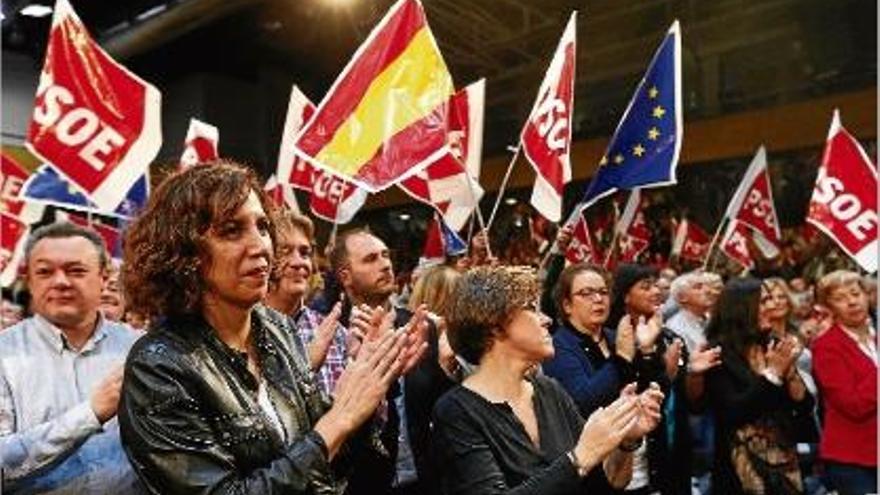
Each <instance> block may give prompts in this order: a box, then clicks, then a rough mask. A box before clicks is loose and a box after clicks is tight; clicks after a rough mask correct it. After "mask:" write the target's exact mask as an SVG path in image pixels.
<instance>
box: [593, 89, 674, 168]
mask: <svg viewBox="0 0 880 495" xmlns="http://www.w3.org/2000/svg"><path fill="white" fill-rule="evenodd" d="M659 95H660V90H659V89H657V86H655V85H652V86H651V87H650V88H648V98H650V99H652V100H655V99H657V97H658V96H659ZM665 115H666V109H665V108H663V105H656V106H654V108H652V109H651V116H652V117H654V118H655V119H657V120H662V119H663V117H664V116H665ZM661 135H662V133H661V132H660V129H658V128H657V126H651V128H650V129H648V136H647V137H648V139H649V140H650V141H657V140H658V139H660V136H661ZM646 152H647V150H646V149H645V146H644V145H642V143H636V144H635V145H633V147H632V149H631V153H632V155H633V156H635V157H637V158H641V157H642V156H643V155H644V154H645V153H646ZM625 160H626V157H625V156H624V155H623V153H619V152H618V153H617V154H615V155H614V156H613V157H612V161H613V162H614V164H615V165H620V164H621V163H623V162H624V161H625ZM607 164H608V156H606V155H602V159H601V160H599V166H600V167H601V166H604V165H607Z"/></svg>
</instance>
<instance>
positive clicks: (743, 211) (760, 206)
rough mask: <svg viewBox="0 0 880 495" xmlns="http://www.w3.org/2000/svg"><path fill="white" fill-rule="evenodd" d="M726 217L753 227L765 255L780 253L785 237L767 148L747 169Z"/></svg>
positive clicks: (756, 155) (758, 153)
mask: <svg viewBox="0 0 880 495" xmlns="http://www.w3.org/2000/svg"><path fill="white" fill-rule="evenodd" d="M726 216H727V217H728V218H730V219H732V220H737V221H739V222H741V223H743V224H745V225H747V226H748V227H751V228H752V230H753V231H754V234H755V245H756V246H758V248H759V249H760V250H761V252H762V253H763V254H764V256H766V257H768V258H772V257H774V256H777V255H778V254H779V247H780V245H781V243H782V234H781V233H780V231H779V220H777V216H776V206H775V205H774V202H773V189H772V188H771V187H770V174H769V173H768V171H767V152H766V150H765V149H764V147H763V146H761V147H760V148H758V151H757V153H755V157H754V158H753V159H752V163H751V164H750V165H749V168H748V169H747V170H746V174H745V176H744V177H743V179H742V182H740V185H739V187H738V188H737V190H736V193H734V195H733V199H731V201H730V204H729V205H728V207H727V213H726Z"/></svg>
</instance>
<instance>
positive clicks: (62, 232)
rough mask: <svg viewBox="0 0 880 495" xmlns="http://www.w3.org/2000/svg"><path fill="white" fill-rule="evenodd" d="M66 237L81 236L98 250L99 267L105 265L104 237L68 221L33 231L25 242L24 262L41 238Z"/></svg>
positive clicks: (106, 258)
mask: <svg viewBox="0 0 880 495" xmlns="http://www.w3.org/2000/svg"><path fill="white" fill-rule="evenodd" d="M68 237H82V238H83V239H85V240H87V241H89V242H91V243H92V245H93V246H95V250H96V251H97V252H98V263H100V268H101V269H102V270H103V269H105V268H106V267H107V263H108V262H109V257H108V256H107V248H106V247H105V246H104V239H103V238H101V235H100V234H98V233H97V232H95V230H94V229H91V228H87V227H80V226H79V225H76V224H73V223H70V222H59V223H52V224H49V225H44V226H42V227H40V228H38V229H37V230H35V231H33V232H32V233H31V235H30V237H28V240H27V244H25V247H24V260H25V263H29V262H30V259H31V252H33V250H34V246H36V245H37V243H38V242H40V241H41V240H43V239H66V238H68Z"/></svg>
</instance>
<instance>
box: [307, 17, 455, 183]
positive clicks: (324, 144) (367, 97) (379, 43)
mask: <svg viewBox="0 0 880 495" xmlns="http://www.w3.org/2000/svg"><path fill="white" fill-rule="evenodd" d="M454 91H455V90H454V87H453V84H452V76H451V75H450V74H449V71H448V70H447V68H446V63H445V62H444V61H443V56H442V55H441V54H440V49H439V48H438V47H437V42H436V41H435V40H434V35H433V34H431V29H430V28H429V27H428V22H427V19H426V18H425V11H424V9H423V8H422V4H421V3H420V2H419V0H399V1H398V2H397V3H395V4H394V6H392V7H391V10H389V11H388V14H386V15H385V18H383V19H382V21H381V22H380V23H379V24H378V25H377V26H376V27H375V28H374V29H373V32H371V33H370V36H369V37H368V38H367V40H366V41H365V42H364V43H363V44H362V45H361V46H360V47H359V48H358V50H357V52H355V54H354V57H352V59H351V61H350V62H349V63H348V65H347V66H346V67H345V69H344V70H343V71H342V73H341V74H340V75H339V77H338V78H337V79H336V82H334V83H333V86H332V87H331V88H330V91H329V92H328V93H327V95H326V96H325V97H324V100H323V101H322V102H321V104H320V105H319V106H318V109H317V110H316V111H315V114H314V115H313V116H312V119H311V120H310V121H309V122H308V123H307V124H306V126H305V127H304V128H303V130H302V131H301V133H300V134H299V136H298V137H297V139H296V144H295V145H294V146H295V148H294V149H295V152H296V153H297V155H299V156H301V157H302V158H303V159H305V160H307V161H309V162H311V163H312V164H313V165H315V166H317V167H320V168H323V169H326V170H327V171H329V172H331V173H333V174H335V175H340V176H342V177H344V178H346V179H349V180H351V181H352V182H354V183H356V184H358V185H359V186H361V187H363V188H364V189H367V190H368V191H370V192H376V191H379V190H382V189H385V188H387V187H388V186H391V185H393V184H395V183H396V182H399V181H401V180H403V179H405V178H407V177H409V176H410V175H412V174H415V173H416V172H418V171H420V170H421V169H422V168H424V167H425V166H427V165H428V164H430V163H431V162H432V161H434V160H436V159H437V158H438V157H439V156H440V155H442V154H444V153H446V152H447V141H448V140H447V109H446V106H447V102H448V101H449V98H450V97H451V96H452V95H453V93H454Z"/></svg>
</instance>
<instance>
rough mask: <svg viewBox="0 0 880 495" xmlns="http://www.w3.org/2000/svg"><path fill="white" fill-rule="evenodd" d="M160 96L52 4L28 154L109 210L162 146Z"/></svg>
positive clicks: (61, 4) (65, 8) (61, 0)
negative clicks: (53, 167) (32, 154)
mask: <svg viewBox="0 0 880 495" xmlns="http://www.w3.org/2000/svg"><path fill="white" fill-rule="evenodd" d="M160 108H161V94H160V93H159V91H158V90H157V89H156V88H155V87H153V86H151V85H150V84H148V83H146V82H145V81H143V80H142V79H140V78H138V77H137V76H136V75H134V74H132V73H131V72H129V71H128V70H127V69H126V68H125V67H123V66H122V65H120V64H118V63H117V62H116V61H114V60H113V59H112V58H110V56H109V55H108V54H107V53H106V52H104V50H102V49H101V47H99V46H98V44H97V43H95V41H94V40H93V39H92V38H91V36H90V35H89V33H88V32H87V31H86V28H85V26H83V24H82V22H81V21H80V20H79V18H78V17H77V16H76V14H75V13H74V12H73V9H72V8H71V6H70V4H69V3H68V1H67V0H57V1H56V4H55V13H54V16H53V18H52V27H51V29H50V31H49V41H48V46H47V48H46V60H45V63H44V65H43V71H42V73H41V74H40V81H39V85H38V87H37V95H36V100H35V102H34V112H33V115H32V119H31V122H30V125H29V127H28V131H27V139H26V141H25V144H26V145H27V147H28V149H29V150H30V151H31V152H32V153H34V154H35V155H37V156H38V157H40V158H41V159H43V160H44V161H47V162H49V163H51V164H53V165H55V167H57V168H58V170H59V171H61V172H62V173H63V174H64V175H65V176H66V177H68V178H69V179H70V180H71V181H73V182H75V183H76V184H77V185H78V186H79V187H80V188H81V189H82V190H83V191H85V193H86V194H88V196H89V198H90V199H91V200H92V202H94V203H95V204H96V205H97V206H98V208H100V209H101V210H103V211H113V210H114V209H115V208H116V207H117V206H119V204H120V203H121V202H122V200H123V198H124V197H125V194H126V192H128V190H129V189H131V187H132V186H133V185H134V183H135V182H137V180H138V179H139V178H140V177H142V176H143V175H144V173H145V172H146V171H147V167H148V165H149V164H150V162H151V161H152V160H153V158H155V157H156V154H157V153H158V152H159V147H160V146H161V144H162V129H161V122H160Z"/></svg>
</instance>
